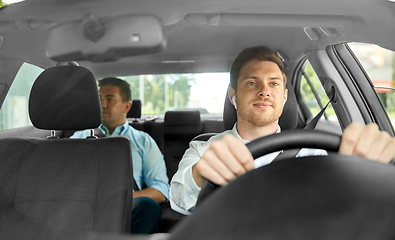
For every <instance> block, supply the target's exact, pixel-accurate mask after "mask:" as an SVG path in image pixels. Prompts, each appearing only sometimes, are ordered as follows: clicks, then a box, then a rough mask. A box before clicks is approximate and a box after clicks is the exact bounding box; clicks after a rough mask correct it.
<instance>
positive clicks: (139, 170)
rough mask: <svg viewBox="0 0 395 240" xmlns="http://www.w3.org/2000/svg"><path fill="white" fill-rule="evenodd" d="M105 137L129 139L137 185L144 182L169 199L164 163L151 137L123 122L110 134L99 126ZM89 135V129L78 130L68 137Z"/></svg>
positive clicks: (103, 127) (141, 185)
mask: <svg viewBox="0 0 395 240" xmlns="http://www.w3.org/2000/svg"><path fill="white" fill-rule="evenodd" d="M99 128H100V129H101V130H102V131H103V133H104V134H105V135H106V136H107V137H119V136H124V137H127V138H128V139H129V140H130V144H131V149H132V159H133V175H134V176H133V177H134V179H135V180H136V183H137V186H138V187H139V188H140V189H142V187H143V184H144V183H145V184H146V185H147V187H151V188H155V189H156V190H158V191H160V192H161V193H162V194H163V196H165V197H166V199H169V188H170V187H169V183H168V182H169V181H168V178H167V174H166V165H165V161H164V159H163V155H162V153H161V151H160V150H159V147H158V145H157V144H156V142H155V141H154V139H152V137H151V136H150V135H149V134H147V133H145V132H142V131H138V130H136V129H134V128H133V127H132V126H130V125H129V124H128V122H125V123H124V124H123V125H121V126H118V127H116V128H115V130H114V132H113V133H112V134H110V133H109V131H108V129H107V127H106V126H104V125H100V127H99ZM87 136H90V130H89V129H88V130H84V131H78V132H75V133H74V134H73V136H71V137H70V138H86V137H87Z"/></svg>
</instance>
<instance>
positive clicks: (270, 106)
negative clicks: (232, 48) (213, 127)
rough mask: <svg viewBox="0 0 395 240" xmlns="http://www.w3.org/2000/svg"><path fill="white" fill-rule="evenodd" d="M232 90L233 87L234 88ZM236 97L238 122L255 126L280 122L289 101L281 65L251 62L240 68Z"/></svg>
mask: <svg viewBox="0 0 395 240" xmlns="http://www.w3.org/2000/svg"><path fill="white" fill-rule="evenodd" d="M231 90H232V89H231ZM233 94H234V95H235V96H236V103H237V117H238V121H239V122H240V121H247V122H249V123H250V124H253V125H255V126H259V127H262V126H266V125H269V124H271V123H274V122H278V118H279V117H280V116H281V114H282V111H283V104H284V103H285V101H286V100H287V90H286V89H285V86H284V81H283V76H282V73H281V71H280V69H279V67H278V66H277V64H275V63H273V62H269V61H251V62H248V63H247V64H246V65H244V66H243V67H242V68H241V70H240V75H239V78H238V80H237V91H234V90H233V91H231V95H230V97H232V95H233Z"/></svg>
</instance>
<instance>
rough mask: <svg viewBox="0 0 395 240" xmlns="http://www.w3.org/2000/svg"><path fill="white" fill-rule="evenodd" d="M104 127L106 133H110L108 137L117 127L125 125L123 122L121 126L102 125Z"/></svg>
mask: <svg viewBox="0 0 395 240" xmlns="http://www.w3.org/2000/svg"><path fill="white" fill-rule="evenodd" d="M102 124H103V125H104V126H106V128H107V129H108V132H109V133H110V135H111V134H112V133H113V132H114V131H115V129H116V128H117V127H119V126H122V125H123V124H125V122H123V123H122V124H114V125H111V126H110V125H109V124H105V123H102Z"/></svg>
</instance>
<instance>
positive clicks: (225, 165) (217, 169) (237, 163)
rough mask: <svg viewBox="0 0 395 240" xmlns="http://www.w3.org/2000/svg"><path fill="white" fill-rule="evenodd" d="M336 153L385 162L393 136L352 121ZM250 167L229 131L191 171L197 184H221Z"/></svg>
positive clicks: (393, 150)
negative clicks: (208, 181)
mask: <svg viewBox="0 0 395 240" xmlns="http://www.w3.org/2000/svg"><path fill="white" fill-rule="evenodd" d="M339 153H341V154H345V155H357V156H362V157H365V158H368V159H371V160H375V161H379V162H383V163H388V162H390V161H391V160H392V159H394V158H395V138H392V137H391V136H390V135H389V134H388V133H387V132H385V131H380V130H379V128H378V126H377V125H376V124H373V123H372V124H368V125H366V126H364V125H362V124H360V123H352V124H350V125H349V126H348V127H347V128H346V129H345V131H344V133H343V137H342V141H341V144H340V148H339ZM252 169H254V159H253V157H252V156H251V153H250V152H249V151H248V149H247V147H246V146H245V144H244V143H243V142H242V141H240V140H239V139H237V138H236V137H234V136H233V135H230V134H228V135H225V136H224V137H223V138H222V139H221V140H219V141H215V142H213V143H212V144H211V146H210V148H209V149H208V150H207V151H206V152H205V153H204V155H203V157H202V158H201V159H200V160H199V162H197V163H196V164H195V165H194V166H193V168H192V173H193V177H194V179H195V182H196V184H197V185H198V186H199V187H201V186H202V183H203V179H204V178H206V179H208V180H211V181H212V182H214V183H216V184H218V185H224V184H227V183H228V182H229V181H231V180H233V179H235V178H236V177H237V176H239V175H241V174H244V173H245V172H247V171H249V170H252Z"/></svg>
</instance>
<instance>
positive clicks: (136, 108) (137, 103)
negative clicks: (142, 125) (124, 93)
mask: <svg viewBox="0 0 395 240" xmlns="http://www.w3.org/2000/svg"><path fill="white" fill-rule="evenodd" d="M126 118H134V119H135V120H136V119H138V118H141V100H140V99H133V100H132V107H130V109H129V112H128V113H127V115H126Z"/></svg>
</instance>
